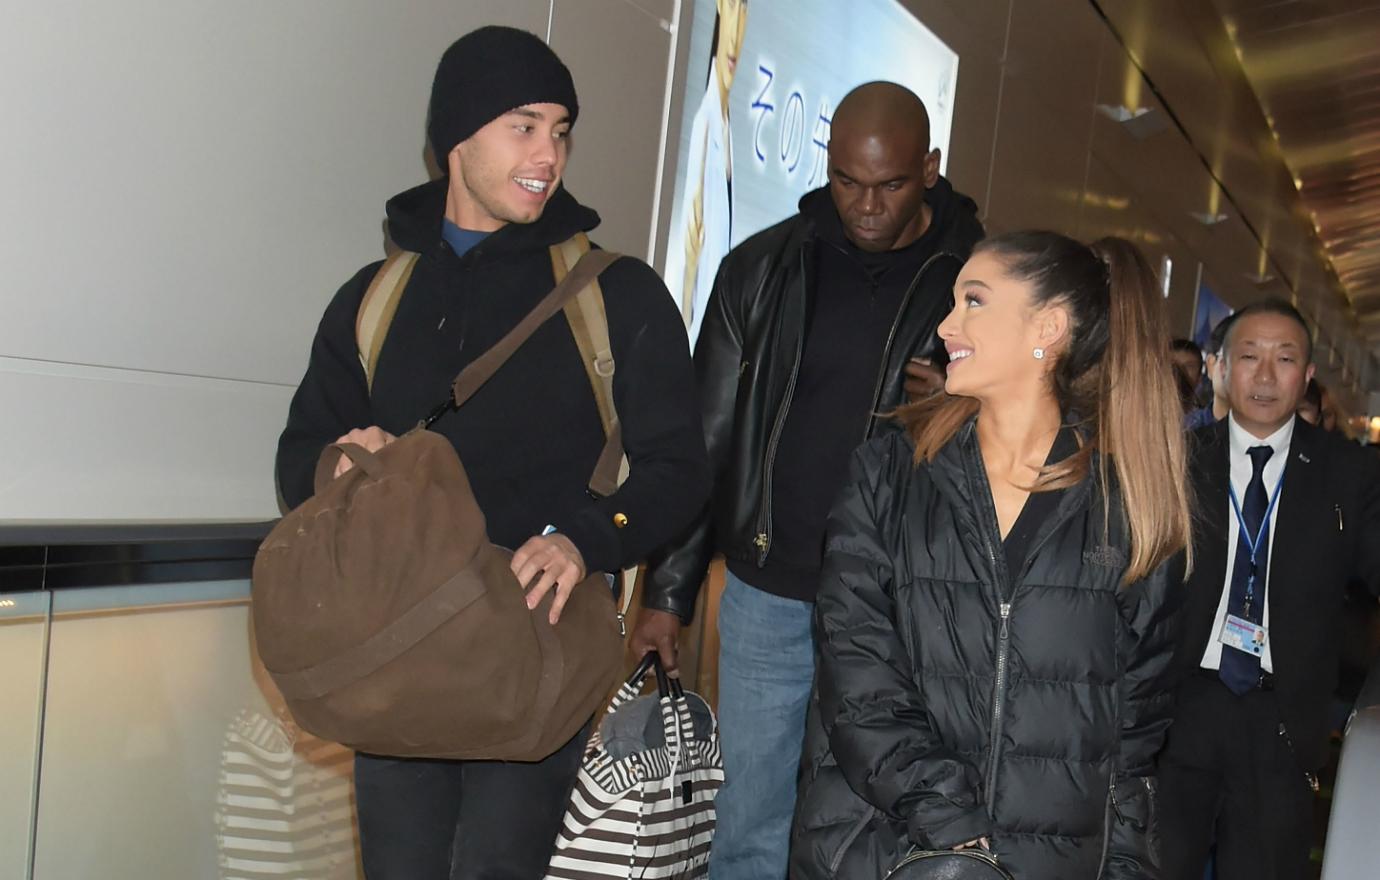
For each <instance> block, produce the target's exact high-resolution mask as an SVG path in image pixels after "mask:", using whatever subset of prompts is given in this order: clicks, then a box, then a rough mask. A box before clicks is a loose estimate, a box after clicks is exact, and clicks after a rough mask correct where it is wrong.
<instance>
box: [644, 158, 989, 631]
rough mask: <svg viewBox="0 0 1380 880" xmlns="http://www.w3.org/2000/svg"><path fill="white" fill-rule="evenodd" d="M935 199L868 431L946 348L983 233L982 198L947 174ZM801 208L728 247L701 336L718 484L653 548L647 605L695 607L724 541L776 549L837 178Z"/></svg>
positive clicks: (700, 369)
mask: <svg viewBox="0 0 1380 880" xmlns="http://www.w3.org/2000/svg"><path fill="white" fill-rule="evenodd" d="M820 200H823V203H825V204H821V202H820ZM927 202H928V203H929V204H930V206H931V208H932V210H933V214H934V216H933V219H932V220H931V223H932V227H933V228H934V229H936V230H937V232H938V233H939V237H938V244H937V247H936V251H935V253H934V255H933V256H932V257H930V258H929V259H928V260H927V261H926V262H925V263H924V265H923V266H922V267H921V269H920V271H919V272H918V273H916V276H915V279H914V281H912V282H911V285H910V288H909V290H908V291H907V292H906V295H905V297H904V299H903V300H902V302H901V307H900V309H898V311H897V314H896V320H895V323H894V324H893V325H892V329H891V333H890V335H889V338H888V341H887V347H886V351H885V352H884V353H883V357H882V360H881V363H882V367H881V370H880V372H879V373H878V376H877V384H876V391H875V392H874V394H873V406H872V409H871V412H872V413H874V415H873V416H872V417H870V418H869V419H868V420H867V423H866V424H860V425H858V442H859V443H861V442H862V441H864V440H866V439H867V438H869V437H871V436H873V434H874V433H876V432H877V431H878V430H879V429H880V428H881V427H882V426H884V425H889V424H890V423H889V422H888V421H887V420H885V419H884V418H882V417H881V416H879V415H876V414H879V413H886V412H889V411H891V410H893V409H895V408H896V407H897V406H899V405H900V404H901V403H903V402H904V396H905V387H904V385H905V372H904V367H905V365H906V362H907V361H908V360H910V359H911V358H913V357H931V358H937V359H938V361H939V362H944V361H946V360H947V356H946V354H945V352H944V348H943V345H942V344H941V343H940V341H939V338H938V337H937V336H936V335H935V330H936V328H937V327H938V326H939V322H940V321H942V320H943V318H944V316H945V315H947V314H948V312H949V309H950V307H951V306H952V290H953V283H954V280H955V279H956V278H957V277H958V271H959V269H960V268H961V267H962V265H963V262H964V260H966V259H967V257H968V255H969V253H971V251H972V248H973V245H974V244H976V243H977V242H978V241H979V240H980V239H981V238H982V236H983V230H982V224H981V223H980V222H979V220H978V218H977V205H976V204H975V203H974V202H973V201H972V199H969V198H968V197H967V196H963V195H960V194H958V193H956V192H955V191H954V190H953V188H952V187H951V186H950V185H949V182H948V181H947V180H945V179H944V178H942V177H941V178H940V179H939V181H938V183H937V184H936V185H935V186H934V187H933V188H932V189H931V190H930V193H929V194H928V196H927ZM800 208H801V210H800V213H798V214H796V215H795V216H793V217H791V218H789V219H787V220H785V221H783V222H781V223H778V224H776V225H775V226H772V227H770V228H768V229H765V230H763V231H762V232H759V233H757V234H756V235H754V236H752V237H751V238H749V239H747V240H746V241H744V242H743V243H742V244H740V245H738V247H736V248H734V249H733V250H732V251H731V252H730V253H729V254H728V256H726V257H725V258H724V261H723V263H722V264H721V265H720V267H719V273H718V275H717V277H716V278H715V280H714V288H713V291H712V292H711V294H710V298H709V305H708V308H707V311H706V313H705V316H704V322H703V324H702V325H701V327H700V335H699V339H698V341H697V342H696V344H695V375H696V379H697V384H698V387H699V394H700V410H701V415H702V417H703V419H704V434H705V443H706V446H707V447H708V450H709V461H710V467H711V469H712V472H713V475H714V491H713V495H712V497H711V499H710V502H709V505H708V507H707V508H706V509H705V511H704V513H703V514H702V515H701V516H700V517H699V519H698V520H697V521H696V522H695V523H694V524H693V525H692V526H691V527H690V529H689V531H688V532H687V533H686V534H684V535H683V536H682V537H681V538H680V539H679V540H677V541H674V542H672V543H671V544H669V545H667V546H666V547H664V548H663V549H662V550H661V551H660V552H659V553H658V554H656V555H654V556H653V557H652V559H651V562H650V564H649V566H648V571H647V579H648V580H647V588H648V589H647V591H646V594H647V596H648V598H647V599H646V600H644V605H646V607H649V608H656V609H658V610H662V611H669V612H672V613H674V614H676V615H678V616H679V617H680V618H681V619H682V620H683V621H689V620H690V618H691V617H692V616H693V614H694V607H695V599H696V598H697V596H698V593H699V588H700V584H701V582H702V581H703V580H704V575H705V571H706V570H707V569H708V567H709V561H710V559H711V558H712V557H713V555H714V553H715V552H716V551H717V552H720V553H723V554H724V555H725V556H727V557H729V558H731V559H734V560H738V561H740V562H746V563H751V564H754V565H758V566H761V565H763V564H764V563H765V562H766V559H767V555H768V554H769V553H770V552H771V541H772V510H771V503H772V499H771V491H770V489H771V485H772V465H773V463H774V461H775V455H776V446H777V442H778V441H779V439H780V435H781V430H782V427H783V426H784V424H785V421H786V413H787V410H788V409H789V408H790V404H791V395H792V392H793V391H794V387H795V380H796V376H797V374H798V372H799V368H800V356H801V349H802V345H803V343H804V339H805V330H806V310H807V304H808V299H809V297H810V295H811V293H812V291H813V283H814V282H813V278H812V274H813V271H814V267H815V253H814V250H815V248H816V247H818V246H820V242H819V232H820V230H819V229H818V228H817V222H816V220H815V219H814V217H816V216H818V215H819V212H820V211H821V210H829V211H832V210H833V203H832V200H831V199H830V197H829V192H828V188H827V187H823V188H820V189H817V190H814V191H812V192H809V193H806V194H805V196H804V197H803V198H802V199H801V200H800ZM834 216H835V217H836V216H837V215H836V214H835V215H834ZM651 597H655V599H652V598H651Z"/></svg>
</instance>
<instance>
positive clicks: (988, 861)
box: [883, 849, 1014, 880]
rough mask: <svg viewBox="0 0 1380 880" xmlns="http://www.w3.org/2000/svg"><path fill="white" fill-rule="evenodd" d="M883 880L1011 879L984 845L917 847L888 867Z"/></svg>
mask: <svg viewBox="0 0 1380 880" xmlns="http://www.w3.org/2000/svg"><path fill="white" fill-rule="evenodd" d="M883 880H1014V878H1013V877H1012V876H1011V874H1010V873H1009V872H1008V871H1007V870H1006V869H1005V868H1003V867H1002V866H1001V865H999V864H997V857H996V856H994V855H992V854H991V853H989V852H987V851H986V850H983V849H964V850H959V851H958V852H954V851H953V850H951V849H940V850H934V849H916V850H911V851H910V852H909V853H907V854H906V857H905V858H903V859H901V861H899V862H897V863H896V867H894V868H892V869H891V870H890V871H887V873H886V877H884V878H883Z"/></svg>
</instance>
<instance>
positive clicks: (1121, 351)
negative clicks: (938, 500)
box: [897, 232, 1191, 583]
mask: <svg viewBox="0 0 1380 880" xmlns="http://www.w3.org/2000/svg"><path fill="white" fill-rule="evenodd" d="M975 253H991V254H993V255H995V256H996V257H997V258H998V259H999V260H1000V261H1001V262H1002V263H1003V265H1004V266H1005V268H1006V272H1007V274H1008V276H1009V277H1011V278H1015V279H1018V280H1021V281H1027V282H1029V283H1030V284H1031V285H1032V289H1033V297H1034V300H1035V302H1036V304H1037V305H1041V304H1045V303H1049V302H1059V303H1061V304H1064V305H1065V306H1066V307H1067V308H1068V310H1069V314H1070V317H1071V321H1070V342H1069V345H1068V347H1067V349H1066V350H1065V351H1064V352H1062V353H1061V354H1060V355H1059V356H1058V357H1059V360H1058V361H1057V362H1056V364H1055V366H1054V369H1053V371H1052V374H1051V375H1052V379H1053V383H1054V394H1055V397H1056V399H1057V400H1058V402H1059V406H1060V408H1061V409H1062V410H1063V412H1064V413H1066V414H1071V415H1075V416H1077V417H1078V418H1079V419H1080V424H1079V427H1080V429H1081V432H1082V434H1083V437H1084V440H1085V442H1084V443H1083V445H1082V447H1081V448H1080V449H1079V451H1078V453H1077V454H1075V455H1073V456H1070V457H1069V458H1067V459H1065V460H1064V461H1062V462H1059V463H1058V464H1056V465H1054V466H1052V467H1050V468H1048V469H1047V470H1046V471H1045V472H1044V473H1042V474H1041V476H1040V479H1039V481H1038V482H1037V483H1036V485H1035V489H1036V491H1040V490H1048V489H1057V488H1063V487H1066V486H1070V485H1073V484H1075V483H1077V482H1079V481H1081V480H1082V479H1084V478H1085V477H1086V476H1087V475H1088V471H1089V469H1090V468H1091V466H1092V462H1093V457H1094V453H1098V456H1097V461H1098V471H1099V473H1098V475H1097V476H1098V480H1099V482H1100V484H1101V485H1102V486H1103V487H1108V486H1110V485H1112V480H1111V474H1110V473H1109V469H1110V468H1114V469H1115V472H1116V481H1115V482H1116V484H1117V486H1118V487H1119V491H1120V495H1121V499H1122V505H1121V508H1122V509H1123V510H1124V512H1125V513H1124V516H1125V522H1126V526H1127V528H1128V529H1129V531H1130V535H1131V559H1130V562H1129V564H1128V566H1127V569H1126V575H1125V581H1126V582H1128V583H1129V582H1132V581H1136V580H1139V579H1141V578H1143V577H1145V576H1146V575H1148V574H1149V573H1150V572H1151V571H1152V570H1154V569H1155V568H1156V567H1157V566H1158V565H1159V564H1160V563H1162V562H1164V561H1165V560H1166V559H1168V558H1169V557H1170V556H1172V555H1173V554H1175V553H1177V552H1178V551H1180V550H1184V549H1189V539H1190V529H1191V514H1190V508H1189V491H1188V485H1187V450H1186V446H1185V441H1184V435H1183V429H1182V427H1181V418H1182V409H1181V408H1180V405H1179V397H1178V391H1177V389H1176V388H1175V386H1174V378H1173V377H1174V374H1173V368H1172V362H1171V360H1170V356H1169V332H1168V320H1167V318H1166V315H1165V310H1164V302H1163V299H1162V297H1161V296H1160V293H1159V285H1158V284H1156V282H1155V273H1154V271H1153V270H1152V269H1151V268H1150V266H1149V264H1148V263H1147V262H1146V260H1145V257H1144V256H1143V255H1142V254H1141V253H1140V251H1139V250H1138V249H1137V248H1136V246H1135V245H1133V244H1131V243H1130V242H1128V241H1126V240H1124V239H1120V238H1104V239H1100V240H1098V241H1095V242H1093V243H1092V244H1091V245H1084V244H1080V243H1079V242H1077V241H1074V240H1073V239H1071V238H1068V237H1066V236H1063V235H1059V234H1057V233H1053V232H1015V233H1008V234H1006V235H1001V236H997V237H995V238H990V239H987V240H986V241H984V242H982V243H981V244H979V245H978V247H977V249H976V251H975ZM977 410H978V403H977V401H975V400H972V399H969V398H963V397H950V396H948V395H946V394H938V395H935V396H934V397H931V398H929V399H927V400H924V401H921V402H919V403H916V404H912V405H910V406H906V407H902V408H901V409H900V410H899V411H898V413H897V415H898V417H899V418H900V420H901V422H902V423H903V424H904V425H905V426H906V428H907V430H908V431H909V432H910V435H911V437H912V439H913V440H914V442H915V455H916V460H917V461H929V460H932V459H933V458H934V456H935V455H936V454H937V453H938V452H939V450H940V449H941V448H943V446H944V445H945V444H946V443H948V442H949V441H950V440H951V439H952V438H953V436H954V434H955V433H957V431H958V429H959V428H960V427H962V425H963V424H964V423H965V422H966V421H967V420H968V419H969V418H970V417H971V416H972V415H973V414H974V413H976V412H977ZM1107 496H1108V493H1104V497H1107ZM1190 564H1191V560H1190Z"/></svg>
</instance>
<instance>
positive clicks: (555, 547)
mask: <svg viewBox="0 0 1380 880" xmlns="http://www.w3.org/2000/svg"><path fill="white" fill-rule="evenodd" d="M511 568H512V570H513V574H514V575H516V576H517V579H518V583H519V584H523V585H524V586H525V585H527V584H529V583H532V581H533V579H536V583H535V584H533V585H532V588H531V589H529V590H528V591H527V607H528V608H529V609H531V608H536V607H537V604H538V603H540V602H541V600H542V597H543V596H545V595H546V593H547V591H549V590H550V589H551V588H552V587H555V588H556V598H555V599H554V600H553V601H552V603H551V613H550V614H549V615H547V619H548V620H550V621H551V624H552V626H554V625H555V624H556V622H557V621H559V620H560V619H561V611H562V610H564V609H565V603H566V602H567V601H569V599H570V592H571V590H574V589H575V585H576V584H578V583H579V582H580V581H582V580H584V579H585V558H584V557H583V556H581V555H580V551H579V550H578V549H577V548H576V547H575V545H574V543H572V542H571V540H570V539H569V538H567V537H566V536H565V535H562V534H561V533H560V532H552V533H551V534H549V535H538V536H536V537H533V538H528V539H527V543H525V544H523V545H522V546H521V547H519V548H518V550H517V552H516V553H514V554H513V562H512V565H511ZM538 575H540V576H541V577H540V578H538V577H537V576H538Z"/></svg>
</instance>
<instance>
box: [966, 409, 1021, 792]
mask: <svg viewBox="0 0 1380 880" xmlns="http://www.w3.org/2000/svg"><path fill="white" fill-rule="evenodd" d="M976 431H977V427H976V424H974V425H973V426H972V427H970V428H969V432H970V433H969V436H968V438H966V441H965V443H964V446H965V447H966V448H965V452H966V456H965V457H966V458H967V465H968V470H969V473H970V477H969V480H970V484H971V483H972V482H976V484H977V485H976V486H970V489H969V491H970V492H971V493H972V495H973V500H974V502H975V504H976V505H977V507H978V511H977V513H978V516H979V519H980V521H981V523H982V540H983V546H984V547H985V548H986V549H987V560H988V562H989V563H990V564H991V567H992V575H993V586H994V587H995V588H996V591H997V610H998V614H999V616H1000V624H999V627H998V630H997V659H996V674H995V676H994V678H993V681H992V722H991V730H990V732H989V734H988V757H987V774H986V776H987V784H986V791H987V798H986V800H987V815H988V816H991V817H993V818H995V815H994V813H993V810H994V809H995V806H994V804H995V801H996V797H995V793H996V790H997V764H998V763H999V759H1000V757H1001V723H1002V715H1003V714H1004V713H1005V711H1006V675H1007V669H1008V666H1009V664H1010V652H1011V604H1012V599H1013V598H1014V596H1013V595H1012V594H1013V593H1014V588H1013V587H1012V585H1011V573H1010V572H1009V571H1007V569H1006V559H1005V558H1004V557H1000V556H998V554H997V551H996V547H995V545H994V544H993V543H992V536H993V534H1000V530H999V528H998V527H997V525H996V523H995V522H994V521H993V520H995V519H996V512H995V509H993V508H992V486H991V484H990V483H989V482H988V480H987V469H986V467H985V466H984V465H983V463H982V453H981V450H976V451H975V450H974V449H973V446H974V445H976V443H977V440H976V437H975V436H974V434H975V433H976ZM968 441H970V442H968ZM984 502H985V503H984Z"/></svg>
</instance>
